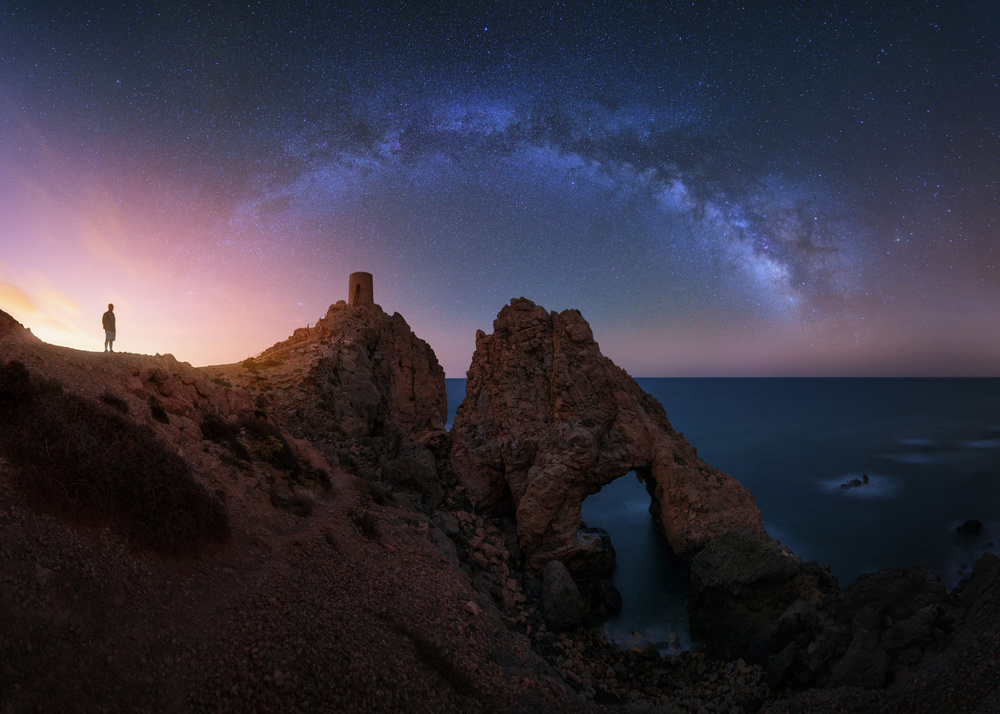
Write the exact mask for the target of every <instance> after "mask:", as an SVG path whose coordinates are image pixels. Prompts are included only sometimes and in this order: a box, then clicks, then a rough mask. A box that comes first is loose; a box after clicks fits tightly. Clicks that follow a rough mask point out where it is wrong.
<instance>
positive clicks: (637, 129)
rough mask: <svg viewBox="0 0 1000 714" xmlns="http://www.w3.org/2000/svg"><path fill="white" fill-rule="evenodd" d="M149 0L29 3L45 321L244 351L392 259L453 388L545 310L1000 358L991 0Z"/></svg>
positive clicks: (7, 179)
mask: <svg viewBox="0 0 1000 714" xmlns="http://www.w3.org/2000/svg"><path fill="white" fill-rule="evenodd" d="M126 5H127V7H124V8H123V7H119V6H118V5H117V4H114V3H107V4H104V3H79V2H77V3H69V2H67V3H51V2H50V3H45V2H42V3H37V2H36V3H15V4H13V5H11V4H9V3H7V4H5V5H4V7H3V8H2V9H0V102H2V104H0V108H2V115H0V116H2V118H0V307H2V308H3V309H5V310H7V311H9V312H11V313H13V314H14V315H15V316H16V317H18V318H19V319H21V320H22V322H25V323H26V324H27V325H29V326H32V327H33V329H35V331H36V333H38V334H40V335H41V336H43V337H44V338H45V339H47V340H48V341H52V342H58V343H62V344H72V345H74V346H85V345H89V341H91V340H95V339H96V338H93V337H92V336H91V335H90V332H93V330H92V329H91V325H90V323H91V322H93V313H94V312H95V311H96V312H98V313H99V312H101V311H102V309H101V307H102V303H107V302H109V301H114V302H115V303H116V305H119V304H120V305H121V308H118V307H116V311H117V310H119V309H120V310H121V312H122V313H123V316H124V317H125V323H126V324H131V325H135V326H136V329H135V331H134V332H133V333H132V337H133V340H134V342H133V344H132V345H131V348H132V349H133V350H134V351H149V352H153V351H159V352H168V351H169V352H173V353H174V354H176V355H177V356H178V357H179V358H181V359H187V360H189V361H192V362H194V363H196V364H205V363H210V362H225V361H235V360H238V359H242V358H243V357H245V356H247V355H249V354H253V353H255V352H258V351H260V350H262V349H264V348H265V347H267V346H269V345H270V344H272V343H273V342H275V341H277V340H280V339H283V338H284V337H286V336H287V335H288V334H290V333H291V331H292V330H293V329H294V328H295V327H298V326H302V325H305V324H308V323H311V322H315V320H316V319H317V318H318V317H320V316H322V315H323V314H324V313H325V310H326V307H327V306H328V305H329V304H330V303H332V302H334V301H336V300H338V299H341V298H343V297H344V293H345V292H346V286H347V276H348V274H349V273H351V272H353V271H356V270H367V271H370V272H372V273H374V275H375V281H376V283H375V288H376V300H377V301H378V302H379V303H380V304H382V306H383V307H384V308H385V309H386V310H387V311H390V312H392V311H398V312H400V313H401V314H402V315H403V316H404V317H405V318H406V319H407V320H408V322H409V323H410V325H411V327H413V328H414V330H415V332H416V333H417V334H418V335H420V336H421V337H423V338H424V339H427V340H428V341H429V342H430V343H431V344H432V346H433V347H434V348H435V350H436V351H437V353H438V356H439V359H440V360H441V361H442V363H443V364H444V366H445V368H446V371H447V372H448V375H449V376H463V375H464V371H465V369H466V368H467V367H468V362H469V358H470V357H471V353H472V350H473V347H474V337H475V330H476V329H477V328H481V329H484V330H487V331H489V330H490V326H491V323H492V319H493V318H494V317H495V315H496V313H497V312H498V311H499V309H500V308H501V307H502V306H503V305H504V304H505V303H506V302H507V301H508V300H509V299H510V298H512V297H519V296H524V297H528V298H530V299H532V300H534V301H535V302H538V303H539V304H542V305H544V306H545V307H547V308H549V309H552V310H562V309H566V308H577V309H579V310H580V311H581V312H582V313H583V315H584V317H586V318H587V319H588V320H589V321H590V322H591V325H592V326H593V328H594V332H595V337H596V338H597V339H598V341H599V342H600V343H601V346H602V349H603V351H604V352H605V353H606V354H608V355H609V356H611V357H612V358H613V359H614V360H615V361H616V362H617V363H618V364H620V365H621V366H623V367H625V368H626V369H627V370H629V371H630V372H631V373H633V374H635V375H637V376H643V375H648V376H673V375H694V374H734V375H745V374H776V375H798V374H856V375H867V374H871V375H882V374H890V375H895V374H900V375H902V374H921V375H923V374H949V375H951V374H956V375H957V374H962V375H965V374H989V375H997V374H1000V368H998V367H1000V362H998V357H1000V344H998V340H997V333H998V330H997V328H998V326H1000V325H998V322H1000V317H998V315H1000V309H998V308H1000V279H998V274H997V268H996V255H995V244H996V237H997V205H998V204H997V198H998V196H997V175H998V172H997V167H996V157H997V156H1000V138H998V119H997V117H1000V89H998V83H1000V79H998V69H1000V57H998V47H1000V42H998V40H1000V9H998V6H997V5H996V4H995V3H990V2H985V1H983V2H976V3H940V4H939V3H932V2H914V3H907V4H883V3H858V2H853V3H847V2H824V3H818V2H817V3H766V4H765V3H756V4H752V5H751V4H742V3H735V2H696V3H691V2H688V3H645V4H643V3H632V4H624V5H623V4H621V3H611V2H589V3H568V2H567V3H543V4H538V5H532V6H531V7H525V6H524V5H525V4H522V3H516V2H478V3H477V2H471V3H468V2H467V3H426V2H421V3H408V2H396V3H386V2H383V3H367V4H363V5H362V4H361V3H355V4H339V3H316V2H295V3H292V2H288V3H241V4H234V3H212V4H209V3H176V2H143V3H132V4H128V3H126ZM125 334H128V333H127V332H126V333H125ZM98 337H100V335H98ZM95 344H98V345H99V344H100V340H96V343H95ZM94 348H95V349H96V348H97V347H94ZM122 348H123V349H129V347H128V346H126V345H124V344H123V345H122Z"/></svg>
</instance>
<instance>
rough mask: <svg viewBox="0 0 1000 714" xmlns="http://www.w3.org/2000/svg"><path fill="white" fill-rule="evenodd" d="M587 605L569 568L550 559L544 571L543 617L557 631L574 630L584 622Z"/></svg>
mask: <svg viewBox="0 0 1000 714" xmlns="http://www.w3.org/2000/svg"><path fill="white" fill-rule="evenodd" d="M586 615H587V605H586V603H584V601H583V596H582V595H580V590H579V589H578V588H577V586H576V582H574V580H573V576H572V575H571V574H570V572H569V569H568V568H567V567H566V566H565V565H563V564H562V563H561V562H560V561H558V560H550V561H549V562H548V563H547V564H546V565H545V569H544V570H543V571H542V617H543V618H544V619H545V624H546V626H547V627H548V628H549V629H550V630H553V631H555V632H563V631H565V630H573V629H576V628H577V627H579V626H580V625H581V624H583V618H584V617H586Z"/></svg>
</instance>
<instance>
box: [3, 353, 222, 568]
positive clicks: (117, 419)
mask: <svg viewBox="0 0 1000 714" xmlns="http://www.w3.org/2000/svg"><path fill="white" fill-rule="evenodd" d="M26 375H27V370H26V369H25V368H24V365H23V364H20V363H18V362H10V363H7V364H5V365H0V448H2V449H3V452H4V454H5V456H6V457H7V458H8V459H9V460H10V461H11V462H12V463H13V464H15V465H16V466H17V467H18V469H17V470H18V472H19V474H20V477H19V478H18V479H17V484H18V485H19V486H20V487H21V488H22V489H23V490H24V491H25V492H26V493H27V494H28V495H29V496H30V497H31V498H32V500H33V501H34V502H35V503H36V505H37V506H39V507H41V508H43V509H46V510H53V511H56V512H61V513H64V514H65V515H67V516H69V517H70V518H73V519H74V520H79V521H82V522H86V523H95V524H102V525H103V524H107V525H110V526H111V527H113V528H114V529H115V530H117V531H119V532H121V533H122V534H123V535H124V536H125V537H127V538H128V539H129V540H130V541H131V542H133V543H135V544H136V545H140V546H143V547H148V548H151V549H153V550H155V551H157V552H162V553H170V554H180V553H186V552H191V551H193V550H196V549H197V548H198V547H200V546H202V545H203V544H205V542H206V541H216V542H222V541H224V540H225V539H226V538H227V536H228V531H229V526H228V516H227V513H226V509H225V506H224V505H223V503H222V502H221V501H220V500H219V499H218V498H217V497H216V496H215V495H213V494H211V493H210V492H209V491H208V490H207V489H206V488H205V487H204V486H203V485H202V484H200V483H199V482H198V481H196V480H195V479H194V477H193V476H192V474H191V471H190V469H189V467H188V465H187V463H186V462H185V461H184V460H183V459H181V458H180V457H179V456H178V455H177V454H176V453H175V452H174V451H173V450H172V449H170V448H169V447H168V446H167V445H165V444H164V443H162V442H161V441H159V440H158V439H157V438H156V436H155V435H154V434H153V432H152V430H151V429H150V428H149V427H148V426H146V425H143V424H137V423H135V422H132V421H129V420H128V419H126V418H124V416H123V415H121V414H120V413H118V412H117V411H115V410H114V409H113V408H110V407H107V406H105V405H103V404H101V403H98V402H94V401H90V400H87V399H84V398H82V397H80V396H78V395H75V394H63V393H61V392H60V393H55V392H54V391H52V390H45V389H40V388H37V387H35V386H33V385H32V384H31V380H30V379H28V380H27V388H25V378H26Z"/></svg>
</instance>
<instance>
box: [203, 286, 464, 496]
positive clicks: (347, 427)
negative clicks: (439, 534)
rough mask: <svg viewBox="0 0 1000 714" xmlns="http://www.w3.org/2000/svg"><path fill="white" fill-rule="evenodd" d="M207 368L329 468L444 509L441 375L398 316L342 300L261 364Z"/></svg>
mask: <svg viewBox="0 0 1000 714" xmlns="http://www.w3.org/2000/svg"><path fill="white" fill-rule="evenodd" d="M206 371H207V372H208V373H209V374H212V375H215V376H217V377H219V378H221V379H224V380H227V381H228V382H231V383H233V384H236V385H239V386H240V387H242V388H244V389H246V390H247V391H248V392H249V393H250V394H253V395H254V399H255V402H256V403H257V404H258V405H259V406H260V407H262V408H266V409H267V410H268V412H269V413H271V414H273V415H274V417H275V418H276V419H277V420H278V421H280V423H281V424H282V425H283V427H284V428H286V429H287V430H288V431H289V432H290V433H291V434H292V435H293V437H295V438H297V439H300V440H308V441H311V442H312V443H314V444H315V445H316V446H317V447H318V448H319V450H320V451H322V452H323V454H324V455H325V456H326V458H327V460H328V461H329V462H330V463H332V464H334V465H337V466H339V467H341V468H343V469H345V470H346V471H347V472H349V473H351V474H354V475H357V476H361V477H363V478H365V479H367V480H368V481H372V482H379V483H383V484H385V485H386V486H387V487H388V488H389V489H391V490H395V491H399V492H401V493H405V494H408V496H409V497H410V498H411V499H412V500H414V501H415V502H417V503H418V504H419V505H422V506H423V507H425V508H431V507H433V506H435V505H437V504H438V503H439V502H440V500H441V495H442V490H441V481H442V475H441V474H440V473H439V469H438V463H437V460H436V459H435V452H436V451H440V450H442V449H444V445H445V444H446V443H447V434H446V433H445V431H444V424H445V421H446V420H447V418H448V403H447V396H446V394H445V388H444V370H443V369H442V368H441V366H440V364H438V361H437V357H436V356H435V354H434V350H432V349H431V347H430V345H428V344H427V343H426V342H425V341H424V340H422V339H420V338H419V337H417V336H416V335H415V334H414V333H413V331H412V330H411V329H410V327H409V325H407V324H406V320H404V319H403V317H402V316H401V315H399V314H398V313H396V314H394V315H388V314H386V313H385V312H384V311H383V310H382V308H381V307H379V306H378V305H375V304H362V305H348V304H347V303H345V302H344V301H340V302H338V303H336V304H335V305H331V306H330V309H329V310H328V311H327V313H326V315H325V316H324V317H322V318H321V319H320V320H318V321H317V323H316V324H315V325H314V326H311V327H303V328H299V329H297V330H295V332H294V333H293V334H292V335H291V337H289V338H288V339H287V340H285V341H284V342H279V343H277V344H275V345H273V346H272V347H269V348H268V349H266V350H264V352H262V353H261V354H260V355H258V356H257V357H255V358H251V359H248V360H245V361H244V362H243V363H241V364H240V365H227V366H220V367H210V368H207V369H206Z"/></svg>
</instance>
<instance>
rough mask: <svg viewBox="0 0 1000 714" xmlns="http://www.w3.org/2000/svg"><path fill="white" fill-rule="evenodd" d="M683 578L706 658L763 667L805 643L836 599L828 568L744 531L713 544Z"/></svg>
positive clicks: (728, 534) (765, 537) (694, 630)
mask: <svg viewBox="0 0 1000 714" xmlns="http://www.w3.org/2000/svg"><path fill="white" fill-rule="evenodd" d="M690 575H691V593H690V596H689V600H688V614H689V615H690V623H691V634H692V635H694V636H696V637H699V638H701V639H702V640H704V641H705V642H707V643H709V645H710V647H711V649H712V651H713V654H716V655H718V656H721V657H727V658H728V657H743V658H744V659H747V660H751V661H754V662H760V663H762V664H763V663H765V662H767V660H768V657H770V656H771V655H772V654H773V653H774V652H775V651H776V649H778V650H781V649H782V648H784V647H786V646H787V644H788V641H789V640H796V639H800V638H801V639H803V641H804V642H805V641H808V640H809V639H811V638H812V636H813V634H814V630H815V629H816V628H817V627H818V615H817V609H818V608H819V607H820V606H823V605H825V604H826V602H827V601H828V600H829V599H830V598H832V597H836V596H837V595H838V594H839V591H838V589H837V583H836V579H835V578H834V577H833V575H831V574H830V572H829V570H828V569H826V568H821V567H819V566H818V565H816V564H815V563H803V562H802V560H801V559H800V558H798V556H796V555H795V554H794V553H792V552H791V551H790V550H788V549H787V548H785V547H784V546H782V545H781V544H780V543H778V542H777V541H775V540H774V539H773V538H771V537H770V536H768V535H767V534H761V533H757V532H755V531H752V530H750V529H747V528H736V529H733V530H731V531H728V532H726V533H724V534H723V535H721V536H718V537H716V538H714V539H712V540H711V541H710V542H709V543H708V544H707V546H706V547H705V548H703V549H702V550H701V552H699V553H698V554H697V555H696V556H695V557H694V559H693V560H692V561H691V571H690Z"/></svg>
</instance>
